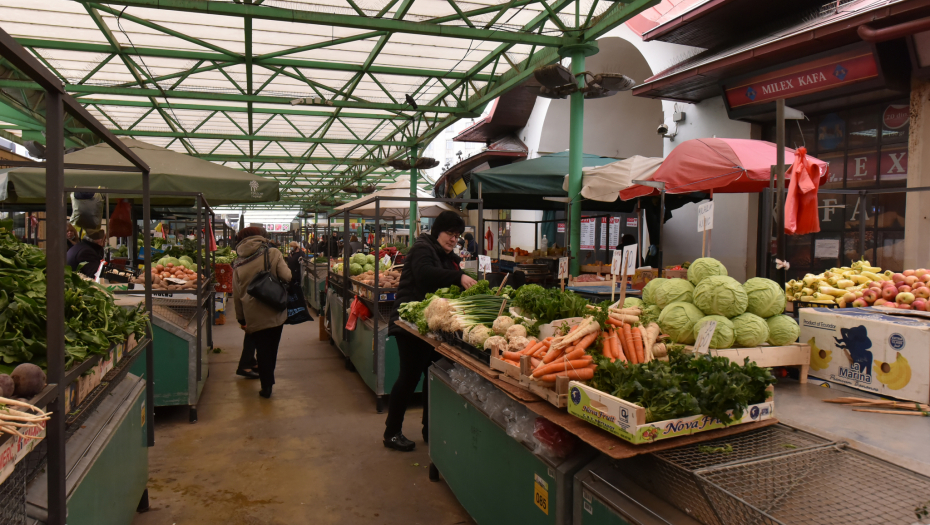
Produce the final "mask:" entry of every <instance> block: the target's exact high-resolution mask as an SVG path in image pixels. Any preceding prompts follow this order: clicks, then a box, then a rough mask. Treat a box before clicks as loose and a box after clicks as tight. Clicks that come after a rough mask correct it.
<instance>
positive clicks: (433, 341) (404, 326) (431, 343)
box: [394, 321, 442, 348]
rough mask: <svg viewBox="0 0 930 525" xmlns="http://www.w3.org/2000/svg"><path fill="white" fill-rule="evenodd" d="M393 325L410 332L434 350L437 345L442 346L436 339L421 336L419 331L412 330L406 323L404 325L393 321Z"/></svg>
mask: <svg viewBox="0 0 930 525" xmlns="http://www.w3.org/2000/svg"><path fill="white" fill-rule="evenodd" d="M394 324H396V325H397V326H399V327H401V328H403V329H404V330H406V331H408V332H410V333H411V334H413V335H415V336H417V337H419V338H420V339H422V340H424V341H426V342H427V343H429V344H430V345H432V346H433V348H436V347H437V346H439V345H441V344H442V342H441V341H439V340H438V339H433V338H432V337H428V336H425V335H421V334H420V332H419V330H416V329H414V328H411V327H410V325H408V324H407V323H404V322H402V321H394Z"/></svg>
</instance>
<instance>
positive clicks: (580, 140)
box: [566, 49, 597, 277]
mask: <svg viewBox="0 0 930 525" xmlns="http://www.w3.org/2000/svg"><path fill="white" fill-rule="evenodd" d="M571 59H572V74H573V75H579V76H578V77H576V81H578V83H579V84H578V87H579V88H580V87H583V82H584V78H583V77H582V76H580V74H581V73H582V72H583V71H584V62H585V53H584V52H583V51H582V50H580V49H579V50H576V51H574V52H573V53H571ZM579 79H580V80H579ZM570 97H571V114H570V118H569V127H568V197H569V198H570V199H571V202H572V203H573V204H576V201H577V199H578V196H579V195H580V194H581V168H582V165H583V163H584V157H583V155H584V93H582V92H581V91H576V92H574V93H572V94H571V95H570ZM567 222H568V224H567V228H566V230H570V239H571V245H570V252H571V254H572V256H573V257H572V259H571V261H570V268H571V274H572V275H574V276H576V277H577V276H578V274H579V273H580V270H581V267H580V262H581V261H580V257H579V255H580V253H581V252H580V247H581V244H580V241H581V206H572V207H571V217H569V218H568V221H567ZM596 242H597V241H596V240H595V243H596Z"/></svg>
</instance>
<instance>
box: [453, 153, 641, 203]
mask: <svg viewBox="0 0 930 525" xmlns="http://www.w3.org/2000/svg"><path fill="white" fill-rule="evenodd" d="M616 161H617V159H613V158H610V157H601V156H598V155H591V154H588V153H585V154H584V156H583V158H582V165H583V166H584V167H589V166H603V165H604V164H610V163H611V162H616ZM566 174H568V152H567V151H563V152H560V153H553V154H551V155H544V156H542V157H538V158H535V159H533V160H525V161H523V162H514V163H513V164H507V165H505V166H500V167H497V168H492V169H489V170H485V171H481V172H478V173H472V174H471V181H470V182H469V189H470V198H472V199H477V198H478V185H479V183H480V185H481V195H482V198H483V199H484V209H486V210H564V209H565V203H562V202H553V201H547V200H543V197H567V196H568V193H567V192H566V191H565V190H563V189H562V182H563V180H564V179H565V175H566ZM634 205H635V203H633V201H630V202H628V203H625V202H621V201H619V200H618V201H617V202H597V201H589V200H585V201H583V202H582V205H581V206H582V209H583V210H585V211H617V212H619V211H630V210H632V209H633V206H634ZM471 207H476V206H471Z"/></svg>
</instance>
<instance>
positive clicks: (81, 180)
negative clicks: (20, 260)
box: [0, 138, 279, 206]
mask: <svg viewBox="0 0 930 525" xmlns="http://www.w3.org/2000/svg"><path fill="white" fill-rule="evenodd" d="M120 140H121V141H122V142H123V143H124V144H126V145H127V146H129V147H130V148H131V149H132V150H133V151H134V152H135V153H136V155H138V156H139V157H140V158H141V159H142V160H144V161H145V162H146V163H147V164H148V165H149V167H150V168H151V170H152V171H151V172H150V187H151V191H152V192H160V191H162V192H167V191H173V192H177V191H182V192H199V193H203V194H204V197H205V198H206V200H207V203H208V204H210V205H211V206H220V205H228V204H246V203H257V202H272V201H277V200H279V197H278V182H277V181H275V180H273V179H266V178H264V177H260V176H258V175H253V174H251V173H246V172H244V171H240V170H237V169H233V168H229V167H226V166H221V165H219V164H214V163H213V162H209V161H206V160H202V159H198V158H194V157H190V156H188V155H184V154H182V153H177V152H174V151H171V150H169V149H165V148H160V147H158V146H153V145H151V144H147V143H145V142H140V141H138V140H133V139H127V138H120ZM65 162H66V163H74V164H95V165H107V166H130V164H129V162H128V161H126V160H125V159H124V158H123V157H122V156H120V155H119V153H117V152H116V151H114V150H113V149H112V148H111V147H110V146H107V145H106V144H98V145H96V146H92V147H89V148H85V149H82V150H80V151H75V152H74V153H69V154H67V155H65ZM65 187H66V188H74V187H81V188H105V189H125V190H139V191H141V190H142V175H141V174H140V173H138V172H120V171H98V170H89V171H84V170H66V171H65ZM110 197H111V198H117V197H124V198H128V199H132V200H133V201H134V202H136V203H141V202H142V196H141V195H140V194H127V195H114V194H111V195H110ZM0 200H2V201H3V202H7V203H11V204H12V203H16V204H33V203H44V202H45V170H44V169H39V168H20V169H17V170H13V171H10V172H9V173H6V174H0ZM191 203H192V200H191V198H190V197H169V196H157V195H153V196H152V204H153V205H155V206H168V205H189V204H191Z"/></svg>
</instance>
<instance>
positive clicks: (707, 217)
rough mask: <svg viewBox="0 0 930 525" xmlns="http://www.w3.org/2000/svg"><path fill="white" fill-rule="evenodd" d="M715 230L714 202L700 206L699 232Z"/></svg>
mask: <svg viewBox="0 0 930 525" xmlns="http://www.w3.org/2000/svg"><path fill="white" fill-rule="evenodd" d="M713 229H714V201H710V202H705V203H703V204H699V205H698V232H703V231H706V230H713Z"/></svg>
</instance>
